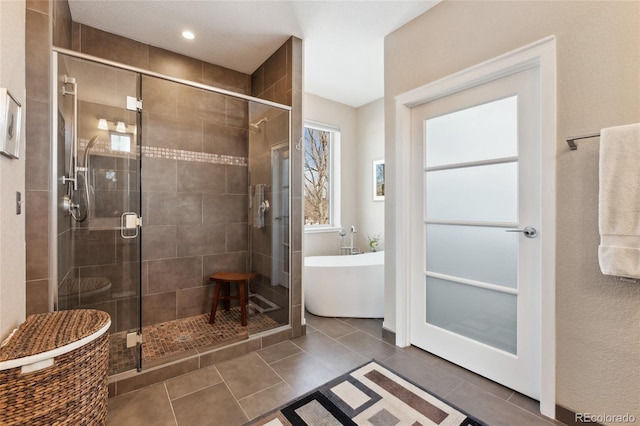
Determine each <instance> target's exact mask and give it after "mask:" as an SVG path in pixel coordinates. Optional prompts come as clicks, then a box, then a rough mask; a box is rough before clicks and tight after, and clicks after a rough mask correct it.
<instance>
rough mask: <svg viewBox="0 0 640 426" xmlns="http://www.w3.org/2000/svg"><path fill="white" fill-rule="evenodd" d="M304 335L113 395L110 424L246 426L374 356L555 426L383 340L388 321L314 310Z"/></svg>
mask: <svg viewBox="0 0 640 426" xmlns="http://www.w3.org/2000/svg"><path fill="white" fill-rule="evenodd" d="M306 318H307V334H306V335H305V336H302V337H299V338H297V339H293V340H290V341H286V342H283V343H279V344H277V345H274V346H270V347H267V348H265V349H261V350H258V351H255V352H252V353H249V354H247V355H244V356H242V357H239V358H236V359H233V360H229V361H224V362H220V363H218V364H215V365H214V366H212V367H208V368H204V369H201V370H198V371H195V372H193V373H189V374H185V375H184V376H180V377H176V378H173V379H170V380H166V381H165V382H162V383H158V384H155V385H152V386H149V387H146V388H143V389H140V390H137V391H135V392H131V393H128V394H125V395H122V396H118V397H115V398H112V399H110V400H109V411H108V418H107V424H108V425H118V426H120V425H138V424H148V425H154V426H156V425H172V426H175V425H179V426H197V425H221V426H233V425H242V424H244V423H245V422H247V421H248V420H249V419H253V418H255V417H258V416H259V415H261V414H264V413H266V412H268V411H270V410H272V409H273V408H276V407H278V406H280V405H282V404H284V403H286V402H287V401H289V400H291V399H293V398H295V397H296V396H299V395H301V394H303V393H305V392H307V391H309V390H311V389H313V388H315V387H317V386H319V385H321V384H322V383H325V382H327V381H329V380H331V379H333V378H334V377H337V376H339V375H341V374H343V373H345V372H347V371H349V370H351V369H353V368H355V367H357V366H358V365H360V364H362V363H364V362H366V361H368V360H370V359H372V358H375V359H376V360H378V361H381V362H382V363H383V364H384V365H386V366H388V367H389V368H391V369H393V370H395V371H396V372H398V373H400V374H401V375H404V376H405V377H407V378H409V379H410V380H412V381H414V382H416V383H417V384H419V385H421V386H423V387H424V388H425V389H427V390H429V391H431V392H432V393H434V394H435V395H437V396H439V397H442V398H444V399H446V400H447V401H449V402H450V403H452V404H454V405H456V406H458V407H459V408H460V409H462V410H464V411H466V412H467V413H468V414H471V415H472V416H475V417H477V418H479V419H480V420H482V421H484V422H486V423H487V424H489V425H492V426H500V425H505V426H512V425H516V424H517V425H520V426H534V425H535V426H538V425H539V426H551V425H561V424H562V423H559V422H555V421H551V420H548V419H545V418H543V417H542V416H540V414H538V404H537V402H536V401H533V400H531V399H529V398H527V397H525V396H523V395H521V394H518V393H517V392H514V391H512V390H510V389H507V388H505V387H503V386H501V385H498V384H496V383H494V382H492V381H490V380H487V379H485V378H483V377H480V376H477V375H475V374H473V373H471V372H469V371H467V370H464V369H462V368H460V367H458V366H456V365H453V364H451V363H449V362H447V361H445V360H443V359H441V358H438V357H436V356H434V355H431V354H429V353H427V352H424V351H422V350H420V349H417V348H414V347H409V348H404V349H403V348H398V347H394V346H392V345H389V344H387V343H385V342H383V341H382V322H381V321H379V320H369V319H338V318H322V317H316V316H313V315H310V314H307V315H306Z"/></svg>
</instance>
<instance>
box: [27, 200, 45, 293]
mask: <svg viewBox="0 0 640 426" xmlns="http://www.w3.org/2000/svg"><path fill="white" fill-rule="evenodd" d="M48 199H49V193H48V192H47V191H27V192H26V194H25V216H26V217H25V223H26V229H25V239H26V251H27V252H26V256H27V259H26V262H27V271H26V274H27V276H26V279H27V280H28V281H32V280H39V279H45V278H47V277H48V276H49V235H48V233H47V230H48V229H49V225H48V223H49V219H48V217H47V215H48V212H49V210H48V207H49V206H48Z"/></svg>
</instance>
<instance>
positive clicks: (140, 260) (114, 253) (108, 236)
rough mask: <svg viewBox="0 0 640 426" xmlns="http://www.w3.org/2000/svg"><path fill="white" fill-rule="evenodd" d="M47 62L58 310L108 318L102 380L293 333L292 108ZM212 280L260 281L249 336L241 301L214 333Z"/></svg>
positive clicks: (122, 72)
mask: <svg viewBox="0 0 640 426" xmlns="http://www.w3.org/2000/svg"><path fill="white" fill-rule="evenodd" d="M54 57H55V60H54V61H53V63H54V65H56V64H57V65H56V66H57V70H58V72H57V81H56V87H57V91H56V92H57V93H56V98H57V103H56V104H57V109H56V111H55V112H54V117H53V120H54V123H56V127H57V138H56V139H57V142H56V144H55V150H56V155H55V156H54V157H55V159H54V160H53V163H52V168H53V169H54V170H53V171H54V173H55V176H56V182H57V184H56V190H57V200H58V209H57V241H58V250H57V261H56V269H57V279H58V282H57V286H56V289H55V291H56V293H57V294H55V297H54V305H55V308H56V309H76V308H93V309H100V310H103V311H106V312H108V313H109V315H110V316H111V321H112V325H111V330H110V332H111V339H110V340H111V341H110V366H109V373H110V374H117V373H121V372H124V371H128V370H132V369H138V370H140V369H142V368H143V366H144V365H158V364H159V363H160V364H161V363H162V362H163V360H165V359H166V360H169V359H170V360H175V359H176V357H179V356H180V355H181V354H182V353H184V354H189V355H193V354H194V353H196V352H201V351H205V350H211V349H212V348H217V347H220V346H221V345H224V344H225V342H237V341H238V340H239V339H246V338H249V337H250V336H252V335H257V334H260V333H264V332H267V331H269V330H273V329H275V328H278V327H283V326H286V325H288V324H289V322H290V309H289V307H290V298H289V273H288V272H289V264H290V252H289V234H290V224H289V215H290V213H289V206H290V203H289V197H290V195H289V174H290V173H289V172H290V171H289V167H290V162H289V147H290V124H289V123H290V110H289V109H288V107H279V106H278V105H274V104H273V103H269V102H261V101H260V100H257V99H254V98H250V97H248V96H244V95H234V94H233V93H231V92H227V91H224V90H218V89H215V88H213V89H212V88H209V87H206V86H202V85H199V84H196V83H194V84H191V83H190V82H186V81H182V80H177V79H171V78H166V77H165V76H160V75H157V74H154V73H151V72H144V71H143V70H138V69H131V68H127V67H125V66H118V64H114V63H108V62H106V61H100V60H98V59H97V58H91V57H87V56H86V55H67V54H63V53H57V52H56V53H54ZM54 101H55V100H54ZM143 225H144V226H143ZM219 271H230V272H255V273H256V278H255V279H254V280H253V281H252V282H251V283H250V285H249V288H248V294H249V296H248V303H247V310H248V315H249V322H248V326H247V327H241V326H240V322H239V321H236V320H237V318H239V309H240V308H239V306H237V304H236V305H233V304H232V305H231V307H230V309H229V311H225V309H222V308H219V309H218V314H217V315H216V322H215V324H209V321H208V320H209V312H210V310H211V300H212V294H213V286H212V285H211V283H210V282H209V276H210V275H211V274H213V273H215V272H219ZM230 291H231V292H232V293H233V292H235V291H237V290H236V289H234V288H231V289H230ZM218 315H220V316H218ZM216 327H218V328H216Z"/></svg>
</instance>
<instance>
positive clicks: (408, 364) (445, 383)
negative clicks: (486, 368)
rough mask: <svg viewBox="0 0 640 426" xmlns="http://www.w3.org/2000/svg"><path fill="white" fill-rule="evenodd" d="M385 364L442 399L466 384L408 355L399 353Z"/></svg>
mask: <svg viewBox="0 0 640 426" xmlns="http://www.w3.org/2000/svg"><path fill="white" fill-rule="evenodd" d="M383 364H384V365H385V366H387V367H388V368H390V369H391V370H393V371H395V372H397V373H398V374H400V375H401V376H404V377H406V378H408V379H410V380H412V381H413V382H415V383H417V384H418V385H420V386H422V387H424V388H425V389H427V390H429V391H430V392H432V393H433V394H435V395H438V396H440V397H444V396H446V395H447V394H448V393H450V392H451V391H452V390H454V389H455V388H457V387H458V386H460V385H461V384H462V383H464V380H462V379H461V378H459V377H456V376H454V375H453V374H451V373H448V372H446V371H444V370H442V369H440V368H438V367H435V366H433V365H432V364H429V363H427V362H424V361H420V360H419V359H417V358H415V357H413V356H411V355H408V354H406V353H399V354H397V355H395V356H393V357H391V358H389V359H387V360H385V361H384V362H383Z"/></svg>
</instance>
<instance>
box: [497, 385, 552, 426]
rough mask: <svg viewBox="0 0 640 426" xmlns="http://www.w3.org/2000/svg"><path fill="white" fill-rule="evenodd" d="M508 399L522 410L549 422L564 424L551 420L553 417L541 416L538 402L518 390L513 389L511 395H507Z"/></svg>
mask: <svg viewBox="0 0 640 426" xmlns="http://www.w3.org/2000/svg"><path fill="white" fill-rule="evenodd" d="M508 401H509V402H510V403H512V404H514V405H517V406H518V407H520V408H523V409H524V410H527V411H528V412H530V413H532V414H535V415H536V416H538V417H540V418H542V419H544V420H546V421H548V422H551V423H553V424H555V425H564V423H562V422H559V421H557V420H553V419H549V418H547V417H545V416H543V415H542V414H541V413H540V403H539V402H538V401H536V400H535V399H533V398H529V397H528V396H526V395H523V394H521V393H519V392H516V391H513V393H512V394H511V396H510V397H509V399H508Z"/></svg>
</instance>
